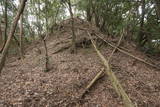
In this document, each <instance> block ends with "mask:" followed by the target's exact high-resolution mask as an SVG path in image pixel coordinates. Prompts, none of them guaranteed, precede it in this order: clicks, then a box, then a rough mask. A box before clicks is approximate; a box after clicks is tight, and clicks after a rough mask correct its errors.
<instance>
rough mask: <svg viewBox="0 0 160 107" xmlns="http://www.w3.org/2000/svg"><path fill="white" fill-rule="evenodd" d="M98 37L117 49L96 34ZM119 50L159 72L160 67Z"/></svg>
mask: <svg viewBox="0 0 160 107" xmlns="http://www.w3.org/2000/svg"><path fill="white" fill-rule="evenodd" d="M96 36H97V37H99V38H100V39H102V40H103V41H104V42H106V43H107V44H108V45H110V46H111V47H113V48H116V46H115V45H113V44H111V43H109V42H108V41H107V40H104V39H103V38H102V37H101V36H99V35H97V34H96ZM117 50H118V51H120V52H122V53H124V54H126V55H128V56H130V57H132V58H134V59H136V60H138V61H140V62H143V63H144V64H147V65H149V66H151V67H153V68H156V69H157V70H160V67H158V66H156V65H154V64H151V63H149V62H147V61H145V60H143V59H141V58H139V57H136V56H134V55H132V54H131V53H129V52H126V51H124V50H122V49H120V48H118V47H117Z"/></svg>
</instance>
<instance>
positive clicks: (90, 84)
mask: <svg viewBox="0 0 160 107" xmlns="http://www.w3.org/2000/svg"><path fill="white" fill-rule="evenodd" d="M123 33H124V31H123V32H122V34H121V37H120V39H119V41H118V43H117V46H116V47H115V48H114V49H113V51H112V53H111V54H110V56H109V58H108V62H109V61H110V60H111V58H112V56H113V54H114V53H115V51H116V50H117V47H118V46H119V45H120V44H121V41H122V38H123V35H124V34H123ZM103 71H104V70H102V71H100V72H99V73H98V74H97V75H96V76H95V77H94V78H93V80H92V81H91V82H90V83H89V84H88V86H87V87H86V89H85V91H84V93H83V94H82V97H83V96H84V95H85V93H86V92H87V91H88V90H89V89H90V88H91V87H92V86H93V85H94V83H95V82H96V81H97V80H98V78H100V77H101V75H102V74H103Z"/></svg>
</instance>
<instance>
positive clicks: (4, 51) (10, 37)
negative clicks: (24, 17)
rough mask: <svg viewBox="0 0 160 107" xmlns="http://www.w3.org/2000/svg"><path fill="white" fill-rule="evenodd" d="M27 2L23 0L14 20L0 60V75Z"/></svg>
mask: <svg viewBox="0 0 160 107" xmlns="http://www.w3.org/2000/svg"><path fill="white" fill-rule="evenodd" d="M26 2H27V0H23V1H22V2H21V4H20V8H19V10H18V12H17V15H16V16H15V18H14V20H13V24H12V25H11V30H10V33H9V36H8V39H7V42H6V44H5V46H4V49H3V51H2V57H1V60H0V73H1V71H2V69H3V67H4V65H5V59H6V54H7V52H8V49H9V46H10V43H11V39H12V37H13V36H14V33H15V30H16V27H17V23H18V20H19V19H20V16H21V14H22V13H23V10H24V7H25V3H26Z"/></svg>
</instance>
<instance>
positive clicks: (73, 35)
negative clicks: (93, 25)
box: [68, 0, 76, 53]
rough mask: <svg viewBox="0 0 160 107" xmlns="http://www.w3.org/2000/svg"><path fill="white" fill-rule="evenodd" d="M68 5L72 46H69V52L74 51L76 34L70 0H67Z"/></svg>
mask: <svg viewBox="0 0 160 107" xmlns="http://www.w3.org/2000/svg"><path fill="white" fill-rule="evenodd" d="M68 6H69V12H70V16H71V19H72V28H71V29H72V48H71V53H76V35H75V31H74V18H73V12H72V6H71V1H70V0H68Z"/></svg>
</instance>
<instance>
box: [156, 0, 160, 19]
mask: <svg viewBox="0 0 160 107" xmlns="http://www.w3.org/2000/svg"><path fill="white" fill-rule="evenodd" d="M155 3H156V11H157V16H158V20H160V0H155Z"/></svg>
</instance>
